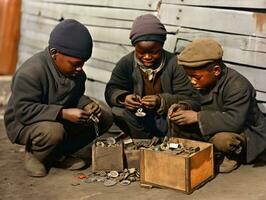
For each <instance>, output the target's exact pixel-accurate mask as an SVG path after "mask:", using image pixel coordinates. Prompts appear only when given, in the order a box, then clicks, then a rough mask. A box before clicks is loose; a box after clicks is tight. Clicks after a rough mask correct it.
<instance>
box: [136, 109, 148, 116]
mask: <svg viewBox="0 0 266 200" xmlns="http://www.w3.org/2000/svg"><path fill="white" fill-rule="evenodd" d="M135 115H136V116H137V117H145V116H146V113H145V112H143V108H139V109H138V110H137V112H136V113H135Z"/></svg>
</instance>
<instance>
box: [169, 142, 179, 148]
mask: <svg viewBox="0 0 266 200" xmlns="http://www.w3.org/2000/svg"><path fill="white" fill-rule="evenodd" d="M178 147H179V144H177V143H169V148H170V149H177V148H178Z"/></svg>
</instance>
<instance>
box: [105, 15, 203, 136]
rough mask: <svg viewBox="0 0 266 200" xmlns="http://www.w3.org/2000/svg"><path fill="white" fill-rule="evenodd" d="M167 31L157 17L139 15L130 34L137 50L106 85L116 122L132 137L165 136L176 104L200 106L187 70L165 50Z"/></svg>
mask: <svg viewBox="0 0 266 200" xmlns="http://www.w3.org/2000/svg"><path fill="white" fill-rule="evenodd" d="M166 34H167V32H166V30H165V27H164V25H163V24H162V23H161V22H160V20H159V19H158V18H157V17H156V16H154V15H152V14H145V15H141V16H139V17H137V18H136V19H135V21H134V23H133V26H132V29H131V33H130V39H131V43H132V45H133V46H134V47H135V50H134V51H133V52H131V53H129V54H128V55H126V56H124V57H122V58H121V59H120V61H118V63H117V64H116V67H115V68H114V69H113V72H112V76H111V78H110V80H109V82H108V83H107V85H106V89H105V99H106V101H107V103H108V104H109V105H110V107H112V112H113V115H114V121H115V123H116V125H117V126H118V127H120V128H121V129H122V130H123V131H124V132H125V133H126V134H128V135H130V136H131V137H133V138H151V137H153V136H161V137H162V136H165V135H166V133H167V131H168V130H167V128H168V127H167V111H168V108H169V107H170V106H171V104H173V103H178V105H179V107H180V108H182V109H186V108H188V109H191V108H192V109H195V110H197V109H198V108H199V103H198V102H199V101H198V94H197V92H196V91H195V90H194V89H193V87H192V86H191V84H190V81H189V79H188V76H187V75H186V73H185V71H184V70H183V68H181V67H179V66H178V65H177V62H176V57H175V55H174V54H172V53H170V52H168V51H166V50H164V49H163V45H164V42H165V40H166Z"/></svg>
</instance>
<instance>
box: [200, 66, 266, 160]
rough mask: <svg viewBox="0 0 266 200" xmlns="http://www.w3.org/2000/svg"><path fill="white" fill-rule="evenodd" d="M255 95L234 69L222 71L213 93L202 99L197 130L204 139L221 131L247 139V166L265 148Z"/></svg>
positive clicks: (265, 122)
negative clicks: (244, 136)
mask: <svg viewBox="0 0 266 200" xmlns="http://www.w3.org/2000/svg"><path fill="white" fill-rule="evenodd" d="M255 97H256V91H255V89H254V88H253V86H252V85H251V84H250V82H249V81H248V80H247V79H246V78H245V77H244V76H242V75H241V74H239V73H238V72H236V71H235V70H233V69H230V68H227V67H224V69H223V70H222V76H221V78H220V79H219V81H218V82H217V84H216V86H215V87H214V88H213V89H212V91H211V92H210V93H209V94H208V95H205V96H202V111H200V112H199V113H198V119H199V127H200V130H201V133H202V134H203V135H204V136H208V135H209V136H211V135H213V134H215V133H218V132H222V131H229V132H236V133H242V132H244V133H245V135H246V136H247V162H251V161H252V160H254V159H255V158H256V156H257V155H258V154H259V153H261V152H262V151H263V150H264V149H265V148H266V119H265V117H264V116H263V114H262V112H261V111H260V109H259V108H258V105H257V101H256V98H255Z"/></svg>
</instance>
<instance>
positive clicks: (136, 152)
mask: <svg viewBox="0 0 266 200" xmlns="http://www.w3.org/2000/svg"><path fill="white" fill-rule="evenodd" d="M132 141H133V143H134V144H135V145H137V146H138V145H140V143H141V144H146V145H148V144H150V142H151V140H150V139H132ZM124 166H125V168H128V169H129V168H136V169H139V168H140V149H127V147H126V146H124Z"/></svg>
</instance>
